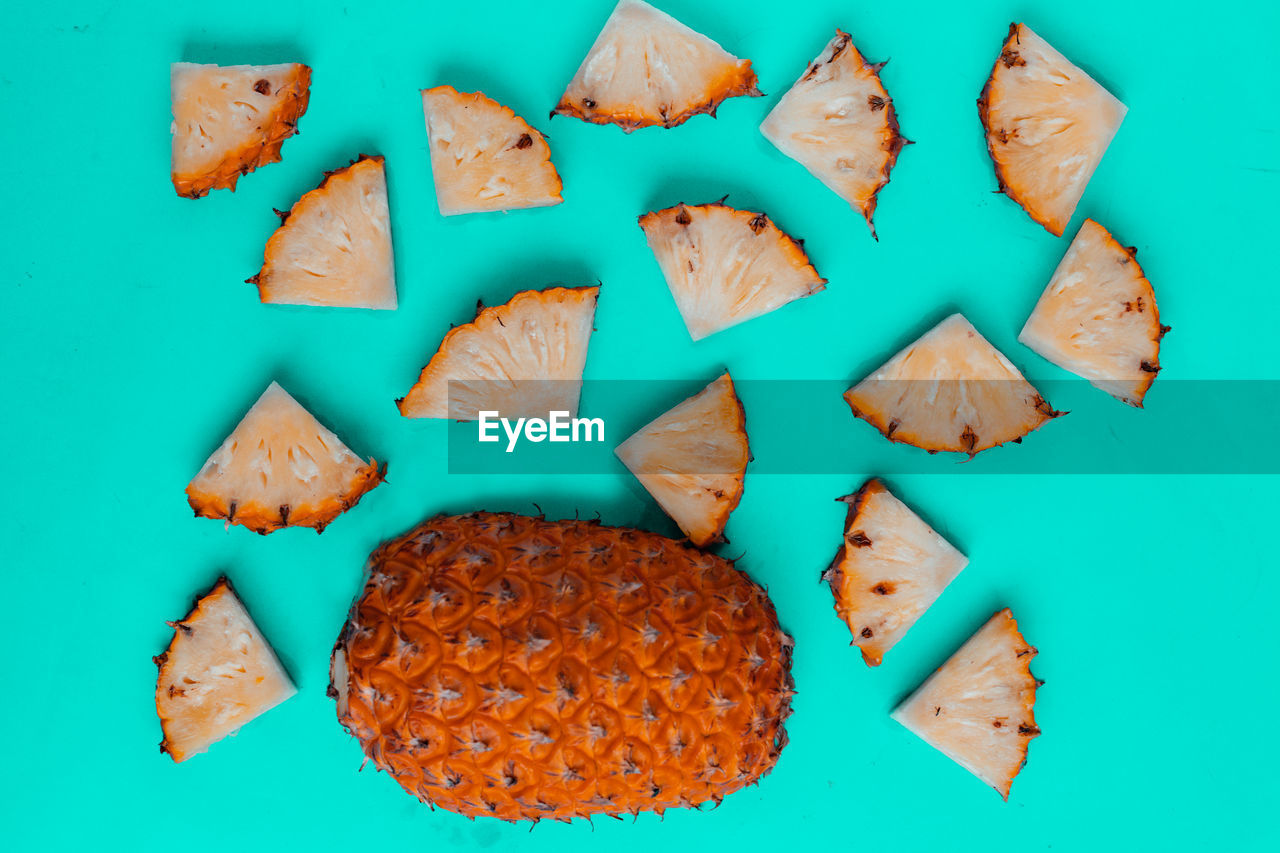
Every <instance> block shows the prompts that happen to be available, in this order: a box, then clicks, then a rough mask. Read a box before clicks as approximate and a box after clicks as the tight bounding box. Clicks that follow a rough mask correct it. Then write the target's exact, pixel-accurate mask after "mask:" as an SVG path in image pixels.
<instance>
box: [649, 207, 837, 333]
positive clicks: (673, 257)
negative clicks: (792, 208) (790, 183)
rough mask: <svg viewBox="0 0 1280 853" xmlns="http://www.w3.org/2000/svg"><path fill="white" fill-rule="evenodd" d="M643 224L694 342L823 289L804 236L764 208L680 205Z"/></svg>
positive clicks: (825, 281) (653, 214)
mask: <svg viewBox="0 0 1280 853" xmlns="http://www.w3.org/2000/svg"><path fill="white" fill-rule="evenodd" d="M640 227H641V228H643V229H644V234H645V237H646V238H647V239H648V241H649V248H650V249H652V250H653V254H654V257H655V258H657V261H658V266H659V267H661V269H662V275H663V277H664V278H665V279H666V281H667V286H668V287H669V288H670V289H671V295H672V296H673V297H674V298H675V300H676V306H677V307H678V308H679V309H680V316H681V317H682V318H684V323H685V326H686V327H687V328H688V330H689V334H690V336H692V338H693V339H694V340H695V341H699V340H702V339H703V338H705V337H707V336H708V335H711V334H714V333H716V332H719V331H721V330H723V329H727V328H729V327H730V326H736V325H737V324H739V323H743V322H746V321H747V320H751V319H753V318H755V317H759V316H761V315H763V314H768V313H769V312H771V311H776V310H777V309H779V308H781V307H782V306H783V305H786V304H787V303H789V302H794V301H795V300H797V299H800V298H802V297H805V296H812V295H813V294H815V293H818V292H820V291H822V290H825V289H826V284H827V280H826V279H825V278H823V277H822V276H820V275H818V271H817V270H816V269H814V267H813V264H811V263H809V256H808V255H806V254H805V251H804V247H803V246H802V245H801V244H800V242H799V241H798V240H795V239H793V238H792V237H790V236H788V235H787V234H785V233H783V232H782V231H781V230H780V229H779V228H778V226H777V225H775V224H774V223H773V222H772V221H771V220H770V219H769V217H767V216H765V215H764V214H763V213H755V212H753V211H749V210H735V209H734V208H732V207H729V206H728V205H726V204H724V203H722V202H714V203H712V204H698V205H686V204H678V205H676V206H675V207H669V208H667V209H666V210H658V211H654V212H652V213H646V214H645V215H644V216H641V217H640Z"/></svg>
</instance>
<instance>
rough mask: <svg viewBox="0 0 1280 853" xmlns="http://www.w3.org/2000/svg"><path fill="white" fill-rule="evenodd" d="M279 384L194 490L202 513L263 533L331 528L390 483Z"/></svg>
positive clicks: (190, 489) (191, 495) (192, 497)
mask: <svg viewBox="0 0 1280 853" xmlns="http://www.w3.org/2000/svg"><path fill="white" fill-rule="evenodd" d="M384 473H385V466H384V468H382V469H380V468H379V467H378V463H377V461H375V460H373V459H370V460H369V461H368V462H364V461H362V460H361V459H360V457H358V456H356V455H355V454H354V453H352V452H351V451H350V450H348V449H347V446H346V445H345V444H343V443H342V441H341V440H340V439H339V438H338V437H337V436H336V435H334V434H333V433H332V432H330V431H329V430H327V429H325V427H324V426H323V425H322V424H321V423H320V422H319V421H317V420H316V419H315V418H314V417H313V416H312V415H311V413H310V412H308V411H307V410H306V409H304V408H303V407H302V406H301V405H299V403H298V401H297V400H295V399H293V397H291V396H289V392H287V391H285V390H284V389H283V388H281V387H280V386H279V385H277V384H276V383H275V382H272V383H271V386H270V387H269V388H267V390H266V391H265V392H263V394H262V396H261V397H259V398H258V402H256V403H254V404H253V408H251V409H249V412H248V413H247V414H246V415H245V416H244V418H243V419H242V420H241V421H240V423H239V424H238V425H237V426H236V428H235V430H233V431H232V433H231V435H229V436H227V439H226V441H224V442H222V446H220V447H219V448H218V449H217V450H215V451H214V452H213V455H212V456H210V457H209V460H208V461H207V462H205V463H204V467H203V468H201V469H200V473H199V474H197V475H196V476H195V479H193V480H192V481H191V482H190V483H189V484H188V485H187V500H188V501H189V502H190V503H191V508H192V509H194V510H195V513H196V515H197V516H200V517H202V518H220V519H225V520H226V522H227V523H228V524H240V525H243V526H244V527H248V528H250V529H251V530H256V531H257V532H258V533H271V532H273V531H276V530H279V529H280V528H282V527H314V528H315V529H316V531H317V532H318V531H321V530H324V528H325V525H327V524H328V523H329V522H331V521H333V520H334V519H335V518H337V517H338V516H339V515H341V514H342V513H343V512H345V511H347V510H348V509H350V508H351V507H353V506H355V505H356V502H357V501H359V500H360V498H361V497H363V496H364V493H365V492H367V491H369V490H370V489H372V488H374V487H375V486H377V485H378V484H380V483H381V482H382V479H383V474H384Z"/></svg>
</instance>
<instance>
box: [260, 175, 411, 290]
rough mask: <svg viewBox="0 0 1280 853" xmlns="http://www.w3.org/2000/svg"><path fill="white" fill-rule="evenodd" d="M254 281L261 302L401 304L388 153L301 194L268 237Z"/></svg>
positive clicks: (329, 178) (332, 177) (327, 179)
mask: <svg viewBox="0 0 1280 853" xmlns="http://www.w3.org/2000/svg"><path fill="white" fill-rule="evenodd" d="M249 281H250V282H251V283H253V284H256V285H257V286H258V294H259V296H260V298H261V299H262V301H263V302H280V303H286V304H289V305H324V306H330V307H338V308H374V309H386V310H390V309H393V308H395V307H396V270H395V260H394V254H393V252H392V247H391V213H390V210H389V208H388V206H387V178H386V172H385V170H384V168H383V159H382V158H381V157H361V158H360V159H359V160H357V161H356V162H355V163H353V164H351V165H350V166H348V167H346V168H344V169H339V170H337V171H336V172H330V173H328V174H327V175H326V176H325V180H324V183H322V184H321V185H320V186H319V187H318V188H316V189H314V190H312V191H311V192H309V193H307V194H306V195H304V196H303V197H302V198H300V199H298V203H297V204H295V205H294V206H293V209H292V210H290V211H289V213H288V215H286V216H285V217H284V221H283V222H282V223H281V224H280V227H279V228H278V229H276V232H275V233H274V234H272V235H271V239H270V240H268V241H267V249H266V257H265V259H264V261H263V265H262V271H261V272H259V273H258V274H257V275H256V276H254V277H253V278H251V279H249Z"/></svg>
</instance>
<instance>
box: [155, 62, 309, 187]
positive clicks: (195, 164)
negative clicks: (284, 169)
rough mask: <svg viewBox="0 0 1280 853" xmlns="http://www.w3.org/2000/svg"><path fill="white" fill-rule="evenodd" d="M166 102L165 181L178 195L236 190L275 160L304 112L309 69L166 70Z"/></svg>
mask: <svg viewBox="0 0 1280 853" xmlns="http://www.w3.org/2000/svg"><path fill="white" fill-rule="evenodd" d="M169 87H170V90H171V97H172V101H173V125H172V128H171V129H172V132H173V153H172V160H171V169H170V172H171V177H172V178H173V187H174V189H176V190H177V191H178V195H180V196H186V197H187V198H200V197H201V196H203V195H205V194H207V193H208V192H209V190H218V189H230V190H235V188H236V181H238V180H239V179H240V177H241V176H242V175H247V174H249V173H250V172H252V171H253V170H254V169H257V168H258V167H259V166H265V165H267V164H268V163H275V162H277V161H279V159H280V147H281V146H282V145H283V144H284V141H285V140H286V139H288V138H289V137H290V136H293V134H295V133H297V128H298V119H299V118H301V117H302V114H303V113H305V112H306V111H307V101H308V99H309V97H310V94H311V69H310V68H308V67H307V66H305V65H300V64H298V63H296V62H293V63H287V64H284V65H228V66H219V65H196V64H194V63H190V62H175V63H174V64H173V65H171V66H170V67H169Z"/></svg>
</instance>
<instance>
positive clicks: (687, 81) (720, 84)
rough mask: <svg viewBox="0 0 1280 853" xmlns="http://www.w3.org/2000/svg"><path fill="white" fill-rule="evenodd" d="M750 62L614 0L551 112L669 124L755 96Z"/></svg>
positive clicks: (628, 0)
mask: <svg viewBox="0 0 1280 853" xmlns="http://www.w3.org/2000/svg"><path fill="white" fill-rule="evenodd" d="M761 94H762V93H761V92H760V90H759V89H757V88H756V75H755V72H754V71H752V70H751V62H750V60H747V59H739V58H738V57H736V56H734V55H733V54H731V53H729V52H728V51H726V50H725V49H724V48H722V47H721V46H720V45H718V44H716V43H715V42H714V41H712V40H711V39H709V38H707V37H706V36H704V35H702V34H701V33H699V32H696V31H694V30H692V29H690V28H689V27H687V26H685V25H684V24H682V23H680V22H679V21H677V20H676V19H675V18H673V17H671V16H670V15H668V14H667V13H665V12H662V11H660V10H658V9H655V8H654V7H653V6H650V5H649V4H648V3H644V2H642V0H621V2H620V3H618V5H617V7H615V8H614V10H613V14H611V15H610V16H609V19H608V20H607V21H606V22H605V25H604V28H603V29H602V30H601V31H600V35H599V36H597V37H596V40H595V43H594V44H593V45H592V46H591V50H590V51H589V52H588V53H587V57H586V59H584V60H583V61H582V65H581V66H579V68H578V72H577V74H575V75H574V78H573V80H572V81H570V83H569V86H568V88H566V89H565V92H564V95H563V96H562V97H561V98H560V103H559V104H558V105H557V106H556V108H555V109H554V110H552V112H551V114H552V115H553V116H554V115H557V114H560V115H568V116H573V117H575V118H580V119H582V120H583V121H586V122H591V123H592V124H615V125H617V126H618V127H620V128H622V129H623V130H624V131H626V132H627V133H630V132H631V131H633V130H635V129H636V128H638V127H651V126H654V125H661V126H662V127H668V128H670V127H675V126H676V125H679V124H683V123H684V122H686V121H688V120H689V119H690V118H692V117H693V116H695V115H698V114H699V113H710V114H711V115H712V116H714V115H715V113H716V108H717V107H719V106H720V104H721V103H722V102H723V101H725V100H726V99H728V98H734V97H738V96H740V95H747V96H750V97H759V96H760V95H761Z"/></svg>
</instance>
